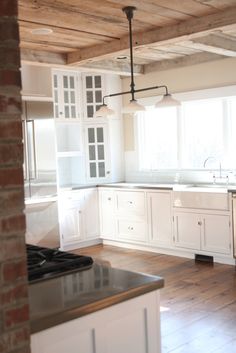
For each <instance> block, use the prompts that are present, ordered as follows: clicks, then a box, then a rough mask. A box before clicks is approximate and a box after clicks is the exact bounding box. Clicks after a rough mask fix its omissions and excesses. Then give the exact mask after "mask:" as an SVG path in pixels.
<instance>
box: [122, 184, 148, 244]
mask: <svg viewBox="0 0 236 353" xmlns="http://www.w3.org/2000/svg"><path fill="white" fill-rule="evenodd" d="M115 213H116V219H117V239H118V240H122V241H130V242H146V241H147V207H146V196H145V192H144V191H141V190H140V191H139V190H135V191H129V190H119V191H115Z"/></svg>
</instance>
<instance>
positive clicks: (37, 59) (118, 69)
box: [21, 48, 144, 76]
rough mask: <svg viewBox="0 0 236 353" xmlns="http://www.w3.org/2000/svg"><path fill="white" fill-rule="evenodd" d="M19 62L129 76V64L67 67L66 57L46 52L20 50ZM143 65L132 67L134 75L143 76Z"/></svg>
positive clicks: (115, 63)
mask: <svg viewBox="0 0 236 353" xmlns="http://www.w3.org/2000/svg"><path fill="white" fill-rule="evenodd" d="M21 61H22V62H23V63H25V64H31V65H41V66H50V67H52V66H54V67H58V66H59V67H65V68H66V69H78V67H79V68H80V69H81V70H87V71H95V72H106V73H115V74H119V75H123V76H128V75H130V64H129V63H122V62H121V63H118V62H113V61H103V62H92V63H87V64H81V65H74V66H68V65H67V63H66V55H65V54H61V53H51V52H47V51H38V50H31V49H24V48H22V49H21ZM143 71H144V69H143V65H137V64H135V65H134V74H135V75H141V74H143Z"/></svg>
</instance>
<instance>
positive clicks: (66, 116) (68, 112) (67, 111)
mask: <svg viewBox="0 0 236 353" xmlns="http://www.w3.org/2000/svg"><path fill="white" fill-rule="evenodd" d="M69 117H70V109H69V106H68V105H65V118H69Z"/></svg>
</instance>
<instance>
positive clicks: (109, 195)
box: [99, 188, 117, 239]
mask: <svg viewBox="0 0 236 353" xmlns="http://www.w3.org/2000/svg"><path fill="white" fill-rule="evenodd" d="M114 205H115V193H114V189H108V188H104V189H102V188H99V216H100V235H101V237H102V238H104V239H115V237H116V233H117V229H116V219H115V213H114Z"/></svg>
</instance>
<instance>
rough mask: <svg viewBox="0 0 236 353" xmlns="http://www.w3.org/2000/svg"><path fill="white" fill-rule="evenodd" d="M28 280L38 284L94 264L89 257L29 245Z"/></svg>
mask: <svg viewBox="0 0 236 353" xmlns="http://www.w3.org/2000/svg"><path fill="white" fill-rule="evenodd" d="M26 246H27V263H28V279H29V281H30V282H31V283H32V282H37V281H41V280H45V279H49V278H53V277H56V276H61V275H62V274H65V273H68V272H74V271H81V270H85V269H88V268H90V267H91V266H92V264H93V259H92V258H91V257H89V256H81V255H75V254H70V253H67V252H64V251H59V250H55V249H49V248H44V247H40V246H35V245H29V244H27V245H26Z"/></svg>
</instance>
